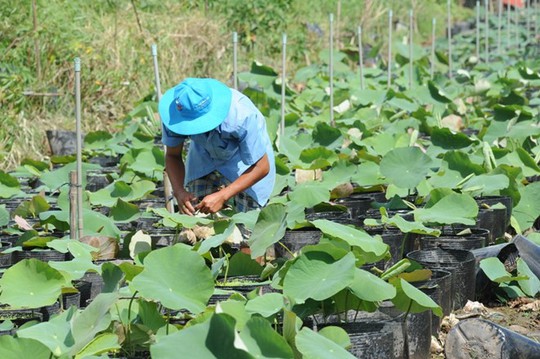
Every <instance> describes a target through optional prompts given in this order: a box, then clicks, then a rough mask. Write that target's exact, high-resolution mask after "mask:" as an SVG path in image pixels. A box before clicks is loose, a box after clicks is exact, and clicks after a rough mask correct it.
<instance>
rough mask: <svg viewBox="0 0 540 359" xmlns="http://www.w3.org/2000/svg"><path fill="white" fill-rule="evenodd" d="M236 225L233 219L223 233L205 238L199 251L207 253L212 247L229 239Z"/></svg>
mask: <svg viewBox="0 0 540 359" xmlns="http://www.w3.org/2000/svg"><path fill="white" fill-rule="evenodd" d="M235 227H236V225H235V224H234V222H233V221H231V222H230V223H229V225H228V226H227V227H226V229H225V231H224V232H223V233H219V234H215V235H213V236H211V237H209V238H206V239H205V240H203V241H202V243H201V246H200V247H199V249H198V250H197V252H198V253H199V254H201V255H202V254H204V253H207V252H208V251H209V250H210V249H212V248H215V247H219V246H220V245H222V244H223V242H225V241H226V240H227V238H229V236H230V235H231V234H232V233H233V231H234V229H235Z"/></svg>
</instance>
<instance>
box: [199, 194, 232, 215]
mask: <svg viewBox="0 0 540 359" xmlns="http://www.w3.org/2000/svg"><path fill="white" fill-rule="evenodd" d="M226 201H227V199H226V198H225V196H224V195H223V193H222V192H221V191H218V192H215V193H212V194H209V195H208V196H206V197H204V198H203V200H202V201H201V202H199V204H197V205H196V206H195V210H199V211H200V212H201V213H216V212H217V211H219V210H220V209H222V208H223V206H224V205H225V202H226Z"/></svg>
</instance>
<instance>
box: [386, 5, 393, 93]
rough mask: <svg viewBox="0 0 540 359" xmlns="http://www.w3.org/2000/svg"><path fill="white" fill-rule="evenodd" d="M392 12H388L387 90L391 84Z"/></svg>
mask: <svg viewBox="0 0 540 359" xmlns="http://www.w3.org/2000/svg"><path fill="white" fill-rule="evenodd" d="M392 17H393V14H392V10H389V11H388V83H387V88H388V89H390V85H391V84H392Z"/></svg>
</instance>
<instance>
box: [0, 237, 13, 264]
mask: <svg viewBox="0 0 540 359" xmlns="http://www.w3.org/2000/svg"><path fill="white" fill-rule="evenodd" d="M8 248H11V242H4V241H1V242H0V267H9V266H10V265H11V259H12V255H11V253H7V254H3V253H1V252H2V251H5V250H6V249H8Z"/></svg>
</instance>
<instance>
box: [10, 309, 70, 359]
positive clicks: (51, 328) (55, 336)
mask: <svg viewBox="0 0 540 359" xmlns="http://www.w3.org/2000/svg"><path fill="white" fill-rule="evenodd" d="M76 315H77V308H76V307H75V306H71V307H70V308H69V309H68V310H66V311H64V312H62V313H60V314H58V315H57V316H54V317H53V318H52V319H50V320H49V321H48V322H44V323H38V324H36V325H33V326H31V327H28V328H24V329H19V330H18V331H17V336H18V337H19V338H27V339H34V340H37V341H39V342H40V343H42V344H43V345H45V346H46V347H47V348H49V350H50V351H51V352H52V353H53V355H54V356H56V357H61V356H65V357H68V354H69V352H70V350H71V348H72V347H73V345H74V344H75V339H74V338H73V336H72V334H71V325H70V322H71V320H72V319H73V317H74V316H76Z"/></svg>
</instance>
